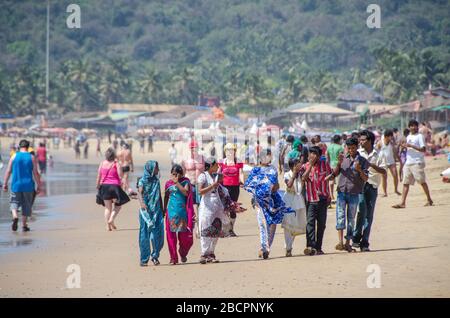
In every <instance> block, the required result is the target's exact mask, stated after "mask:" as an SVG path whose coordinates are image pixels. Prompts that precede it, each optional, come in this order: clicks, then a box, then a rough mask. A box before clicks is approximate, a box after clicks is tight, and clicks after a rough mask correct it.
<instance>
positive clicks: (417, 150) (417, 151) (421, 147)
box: [392, 119, 433, 209]
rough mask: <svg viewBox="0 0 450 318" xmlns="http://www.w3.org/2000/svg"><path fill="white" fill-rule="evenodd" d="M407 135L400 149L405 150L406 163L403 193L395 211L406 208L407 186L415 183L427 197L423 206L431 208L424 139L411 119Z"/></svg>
mask: <svg viewBox="0 0 450 318" xmlns="http://www.w3.org/2000/svg"><path fill="white" fill-rule="evenodd" d="M408 128H409V131H410V133H409V135H408V137H406V141H405V142H403V143H402V145H401V147H402V148H404V149H405V148H406V162H405V166H404V167H403V193H402V202H401V203H400V204H396V205H393V206H392V207H393V208H395V209H404V208H405V207H406V198H407V196H408V191H409V186H410V185H414V183H415V181H417V182H418V183H419V184H420V185H421V186H422V188H423V192H424V193H425V195H426V196H427V203H426V204H425V206H432V205H433V200H431V195H430V190H429V188H428V184H427V182H426V178H425V155H424V154H425V151H426V146H425V145H426V144H425V137H424V136H423V135H422V134H420V133H419V123H418V122H417V121H416V120H414V119H412V120H410V121H409V123H408Z"/></svg>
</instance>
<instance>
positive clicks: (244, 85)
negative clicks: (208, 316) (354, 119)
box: [0, 0, 450, 114]
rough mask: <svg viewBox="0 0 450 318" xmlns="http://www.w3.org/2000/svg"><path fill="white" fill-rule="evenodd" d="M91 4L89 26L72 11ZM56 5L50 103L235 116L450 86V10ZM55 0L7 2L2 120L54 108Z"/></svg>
mask: <svg viewBox="0 0 450 318" xmlns="http://www.w3.org/2000/svg"><path fill="white" fill-rule="evenodd" d="M70 3H77V4H79V5H80V7H81V29H69V28H67V27H66V18H67V16H68V15H69V13H66V7H67V5H68V4H70ZM370 3H373V1H362V0H334V1H331V0H330V1H326V0H320V1H319V0H304V1H300V0H298V1H294V0H252V1H238V0H222V1H219V0H165V1H164V0H161V1H154V0H96V1H93V0H90V1H86V0H78V1H56V0H55V1H51V18H50V21H51V31H50V34H51V48H50V54H51V56H50V60H51V68H50V69H51V74H50V75H51V77H50V93H51V94H50V103H55V104H57V105H58V107H59V109H61V110H64V111H68V110H100V109H103V108H104V107H105V105H106V104H107V103H110V102H129V103H137V102H146V103H147V102H148V103H183V104H186V103H196V101H197V96H198V94H199V92H205V93H208V94H215V95H218V96H220V97H221V99H222V101H223V103H224V104H226V105H227V106H229V107H228V110H227V111H228V112H229V113H235V112H236V111H238V110H239V111H254V108H255V107H256V106H258V107H257V109H258V111H260V112H269V111H270V110H272V109H273V108H275V107H283V106H286V105H289V104H291V103H293V102H297V101H333V100H335V98H336V95H337V93H338V92H339V91H342V90H343V89H347V88H348V87H349V85H351V84H352V83H356V82H363V83H367V84H370V85H372V86H373V87H374V88H375V89H376V90H378V91H379V92H382V93H383V95H384V97H385V98H386V101H388V102H392V103H397V102H405V101H408V100H411V99H413V98H415V97H417V95H418V94H420V93H422V91H423V90H424V89H426V88H427V87H428V85H430V84H432V85H433V86H448V83H449V82H450V72H449V69H450V14H449V12H450V1H447V0H435V1H407V0H396V1H392V0H383V1H377V3H378V4H379V5H380V7H381V19H382V20H381V26H382V28H381V29H369V28H368V27H367V26H366V19H367V17H368V16H369V13H367V12H366V8H367V6H368V5H369V4H370ZM45 36H46V1H44V0H34V1H17V0H14V1H5V0H2V1H1V3H0V109H1V111H0V113H9V112H11V113H15V114H29V113H30V112H33V111H35V110H36V109H39V108H40V107H43V106H44V104H45V97H44V96H45V43H46V42H45Z"/></svg>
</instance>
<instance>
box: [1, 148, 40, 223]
mask: <svg viewBox="0 0 450 318" xmlns="http://www.w3.org/2000/svg"><path fill="white" fill-rule="evenodd" d="M29 147H30V142H29V141H28V140H21V141H20V143H19V148H20V149H19V151H18V152H17V153H16V154H15V155H13V156H12V157H11V159H10V160H9V163H8V168H7V169H6V174H5V183H4V185H3V191H5V192H7V191H8V181H9V178H10V177H11V175H12V180H11V202H10V203H11V212H12V215H13V224H12V230H13V231H17V223H18V222H19V217H18V216H17V210H18V209H19V207H21V208H22V222H23V231H24V232H28V231H30V228H29V227H28V225H27V221H28V217H30V216H31V212H32V206H33V202H34V196H35V195H36V194H38V193H39V191H40V176H39V173H38V170H37V161H36V159H35V158H34V156H33V155H32V154H31V153H29V152H28V148H29ZM33 177H34V180H33ZM35 181H36V183H37V187H36V189H35Z"/></svg>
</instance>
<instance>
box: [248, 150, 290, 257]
mask: <svg viewBox="0 0 450 318" xmlns="http://www.w3.org/2000/svg"><path fill="white" fill-rule="evenodd" d="M271 161H272V156H271V153H270V150H263V151H261V153H260V155H259V163H260V165H259V166H257V167H254V168H253V169H252V171H251V172H250V174H249V176H248V178H247V181H246V182H245V184H244V189H245V190H246V191H247V192H250V193H251V194H252V195H253V199H252V204H253V207H254V208H255V209H256V211H257V219H258V224H259V233H260V239H261V250H260V251H259V257H262V258H264V259H267V258H269V252H270V247H271V246H272V243H273V239H274V237H275V231H276V228H277V224H281V222H282V221H283V217H284V215H285V214H286V213H295V211H294V210H292V209H291V208H289V207H287V206H286V205H285V203H284V202H283V199H282V198H281V195H280V194H279V193H278V190H279V188H280V185H279V184H278V173H277V170H276V169H275V167H273V166H272V165H271V164H270V163H271Z"/></svg>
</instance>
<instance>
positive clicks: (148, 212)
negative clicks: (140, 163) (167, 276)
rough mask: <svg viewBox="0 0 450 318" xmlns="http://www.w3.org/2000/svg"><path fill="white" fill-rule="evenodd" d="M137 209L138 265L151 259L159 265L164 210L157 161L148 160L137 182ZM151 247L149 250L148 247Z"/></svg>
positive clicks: (143, 264)
mask: <svg viewBox="0 0 450 318" xmlns="http://www.w3.org/2000/svg"><path fill="white" fill-rule="evenodd" d="M137 187H138V189H139V191H138V197H139V202H140V204H141V208H140V210H139V250H140V253H141V255H140V265H141V266H147V263H148V261H149V259H150V256H151V259H152V263H153V264H154V265H159V253H160V251H161V249H162V248H163V246H164V212H163V204H162V198H161V189H160V184H159V166H158V162H156V161H153V160H149V161H147V163H146V164H145V167H144V175H143V176H142V177H141V178H139V180H138V182H137ZM150 243H151V247H152V248H153V251H151V248H150Z"/></svg>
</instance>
